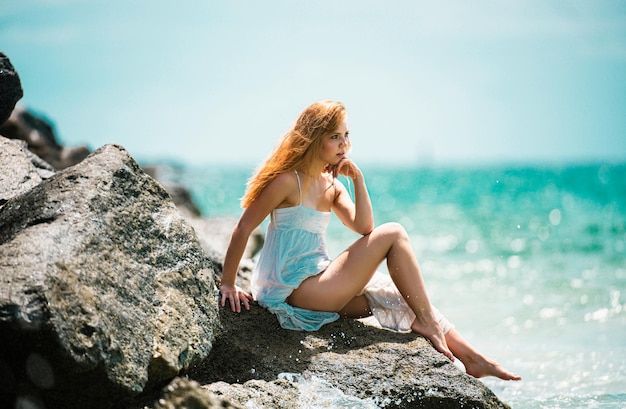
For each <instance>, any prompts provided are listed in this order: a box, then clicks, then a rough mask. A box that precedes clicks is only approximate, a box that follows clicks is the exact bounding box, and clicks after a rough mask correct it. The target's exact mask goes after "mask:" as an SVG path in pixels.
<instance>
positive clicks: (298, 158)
mask: <svg viewBox="0 0 626 409" xmlns="http://www.w3.org/2000/svg"><path fill="white" fill-rule="evenodd" d="M345 116H346V108H345V106H344V105H343V104H342V103H341V102H338V101H330V100H324V101H318V102H315V103H313V104H311V105H309V106H308V107H307V108H305V109H304V111H302V113H301V114H300V116H299V117H298V119H297V120H296V122H295V123H294V125H293V126H292V127H291V129H290V130H289V131H287V133H285V135H283V137H282V138H281V139H280V140H279V142H278V145H277V146H276V147H275V148H274V150H273V151H272V153H271V154H270V156H269V157H268V158H267V159H266V160H265V162H263V163H261V165H260V166H259V168H258V169H257V171H256V172H255V174H254V175H253V176H252V177H251V178H250V180H249V181H248V184H247V189H246V193H245V194H244V196H243V198H242V199H241V207H243V208H246V207H248V206H249V205H250V204H251V203H252V202H253V201H254V200H255V199H256V198H257V197H258V196H259V194H260V193H261V191H262V190H263V189H264V188H265V187H266V186H267V185H268V184H269V183H270V182H271V181H272V180H274V178H276V176H278V175H279V174H281V173H283V172H287V171H292V170H295V169H306V168H308V167H309V166H311V164H312V163H313V162H314V161H315V160H316V159H317V155H318V154H319V152H320V149H321V146H322V141H323V137H324V136H325V135H328V134H329V133H332V132H333V131H334V130H335V129H337V127H339V125H340V124H341V121H343V120H344V118H345Z"/></svg>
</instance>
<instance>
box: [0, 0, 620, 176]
mask: <svg viewBox="0 0 626 409" xmlns="http://www.w3.org/2000/svg"><path fill="white" fill-rule="evenodd" d="M0 51H3V52H4V53H5V54H6V55H7V56H8V57H9V58H10V60H11V62H12V63H13V65H14V66H15V68H16V69H17V71H18V73H19V75H20V78H21V81H22V86H23V88H24V97H23V99H22V100H21V101H20V102H19V104H20V105H22V106H25V107H27V108H29V109H31V110H33V111H35V112H37V113H38V114H40V115H43V116H45V117H46V118H48V119H49V120H51V121H52V123H53V124H54V126H55V129H56V131H57V135H58V138H59V139H60V141H61V143H63V144H65V145H68V146H75V145H81V144H85V145H87V146H89V147H90V148H91V149H96V148H99V147H100V146H102V145H105V144H107V143H118V144H121V145H122V146H124V147H125V148H126V149H127V150H128V151H129V152H130V153H131V154H132V155H133V156H134V157H135V158H137V159H138V160H140V161H144V162H146V161H155V160H174V161H177V162H181V163H189V164H198V165H210V164H227V163H237V164H239V163H241V164H256V163H258V162H259V161H261V160H262V159H264V158H265V157H266V156H267V155H268V154H269V153H270V151H271V150H272V148H273V147H274V145H275V144H276V142H277V140H278V138H280V137H281V136H282V135H283V134H284V132H285V131H286V130H287V129H288V128H289V127H290V126H291V125H292V124H293V122H294V121H295V119H296V117H297V116H298V114H299V113H300V112H301V111H302V110H303V109H304V108H305V107H306V106H307V105H309V104H310V103H312V102H314V101H317V100H321V99H335V100H340V101H342V102H343V103H344V104H345V105H346V107H347V109H348V115H349V126H350V131H351V139H352V143H353V151H352V153H351V155H352V157H353V159H354V160H355V161H362V162H368V163H379V164H390V165H397V164H409V165H433V164H434V165H437V164H467V163H470V164H484V163H502V162H516V163H517V162H526V163H543V162H589V161H610V162H616V161H618V162H624V161H625V160H626V2H624V1H621V0H619V1H606V0H586V1H579V0H567V1H566V0H553V1H552V0H523V1H522V0H520V1H515V0H503V1H495V0H494V1H488V0H476V1H450V0H441V1H421V0H402V1H400V0H398V1H394V0H390V1H368V0H345V1H335V0H333V1H330V0H324V1H295V0H291V1H287V0H285V1H280V0H264V1H262V2H261V1H252V0H240V1H226V0H224V1H214V0H179V1H176V2H173V1H170V0H123V1H122V0H20V1H12V2H7V1H5V2H2V5H0Z"/></svg>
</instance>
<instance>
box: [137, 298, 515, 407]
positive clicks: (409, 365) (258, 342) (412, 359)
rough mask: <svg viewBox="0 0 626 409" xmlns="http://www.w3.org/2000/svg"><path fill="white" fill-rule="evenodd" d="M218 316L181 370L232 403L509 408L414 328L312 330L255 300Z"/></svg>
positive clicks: (338, 325)
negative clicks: (207, 349) (205, 346)
mask: <svg viewBox="0 0 626 409" xmlns="http://www.w3.org/2000/svg"><path fill="white" fill-rule="evenodd" d="M220 317H221V330H220V331H219V333H218V335H217V338H216V340H215V343H214V345H213V349H212V350H211V353H210V355H209V357H208V358H207V359H206V360H204V361H203V362H202V363H200V364H198V365H196V366H194V367H193V368H191V369H190V370H188V371H185V373H184V375H185V376H186V377H187V378H189V379H191V380H192V381H194V382H195V383H197V384H198V385H203V389H204V390H205V391H206V392H210V396H213V397H215V396H217V397H220V398H222V399H224V400H225V401H228V402H231V403H232V404H235V405H240V406H242V407H248V408H250V407H251V408H268V409H269V408H272V409H292V408H302V409H304V408H310V407H316V408H320V407H337V406H340V405H343V406H340V407H361V408H476V409H486V408H508V405H506V404H505V403H503V402H501V401H500V400H499V399H498V398H497V397H496V396H495V395H494V393H493V392H492V391H491V390H490V389H488V388H487V387H486V386H485V385H484V384H483V383H482V382H481V381H480V380H477V379H475V378H473V377H471V376H469V375H467V374H465V372H463V371H462V370H461V369H459V368H458V367H456V366H455V365H454V364H453V363H451V362H450V361H449V360H448V359H446V358H445V357H444V356H443V355H442V354H440V353H439V352H437V351H436V350H435V349H434V348H433V347H432V345H431V344H430V343H429V342H428V341H427V340H426V339H425V338H423V337H421V336H419V335H416V334H412V333H399V332H394V331H388V330H383V329H381V328H378V327H375V326H371V325H367V324H365V323H363V322H361V321H355V320H339V321H336V322H334V323H331V324H327V325H325V326H324V327H322V328H321V329H320V330H319V331H315V332H299V331H290V330H285V329H282V328H280V326H279V324H278V321H277V320H276V317H275V316H274V315H272V314H271V313H269V312H268V311H267V310H265V309H264V308H261V307H259V306H258V305H256V304H253V305H252V307H251V309H250V311H242V312H241V313H239V314H237V313H233V312H231V311H230V310H229V309H225V310H221V315H220ZM173 383H174V385H175V384H177V383H178V381H174V382H173ZM195 383H194V384H195ZM186 393H190V394H191V396H188V398H189V399H191V398H192V397H193V396H197V395H198V393H199V392H198V390H197V386H196V388H192V390H191V391H190V392H184V391H180V395H179V398H178V399H180V396H181V395H182V396H184V395H186ZM207 395H208V394H207ZM169 399H170V398H169V397H168V394H167V393H166V394H165V395H163V396H159V395H158V394H153V395H149V396H142V397H141V399H137V400H135V401H134V402H132V403H128V405H127V406H126V408H127V409H142V408H144V407H152V405H154V407H155V409H157V408H160V406H159V404H158V402H169V401H170V400H169ZM155 402H157V403H155ZM199 407H202V406H199Z"/></svg>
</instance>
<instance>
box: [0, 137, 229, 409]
mask: <svg viewBox="0 0 626 409" xmlns="http://www.w3.org/2000/svg"><path fill="white" fill-rule="evenodd" d="M3 142H4V143H6V141H3ZM2 157H3V158H6V156H2ZM27 161H28V160H27ZM10 167H11V164H6V163H1V164H0V168H1V169H2V172H3V173H4V172H5V171H6V170H7V169H10ZM24 169H25V172H26V173H29V174H38V170H37V166H35V165H32V166H31V167H30V168H29V167H28V166H25V167H24ZM16 193H17V194H16V195H15V196H12V197H9V198H7V199H5V200H6V202H5V203H4V204H3V205H1V206H0V271H2V275H1V276H0V371H2V379H3V380H4V381H3V383H2V386H0V392H1V393H2V396H3V398H4V399H5V400H7V401H9V402H10V401H13V402H17V403H19V404H22V405H27V404H29V403H30V404H32V406H33V407H38V406H37V404H36V403H37V402H43V403H44V404H45V407H47V408H54V407H63V408H72V407H77V408H78V407H80V408H84V407H89V408H99V407H102V408H107V407H111V406H112V405H113V404H114V403H115V402H119V401H121V400H123V399H126V398H128V397H132V396H135V395H137V394H139V393H141V392H142V391H144V389H146V388H149V386H150V385H152V384H158V383H159V382H162V381H164V380H167V379H171V378H172V377H174V376H175V375H176V374H177V373H178V372H179V371H180V370H182V369H185V368H188V367H190V366H193V365H197V364H198V363H199V362H201V361H202V359H204V358H206V357H207V355H208V353H209V352H210V350H211V348H212V345H213V341H214V335H215V334H214V331H215V328H216V327H217V325H218V311H217V304H216V295H217V293H216V289H215V285H214V281H213V270H212V265H211V262H210V260H209V259H208V258H207V257H206V256H205V254H204V252H203V251H202V249H201V247H200V245H199V242H198V239H197V236H196V234H195V232H194V231H193V229H192V228H191V226H190V225H189V224H188V223H187V222H185V220H184V218H183V217H182V216H181V215H180V213H179V212H178V211H177V209H176V207H175V206H174V204H173V203H172V202H171V200H170V197H169V195H168V194H167V192H166V191H165V190H164V189H163V188H162V187H161V186H160V185H159V184H158V183H157V182H156V181H154V179H152V178H150V177H149V176H148V175H146V174H145V173H144V172H143V171H142V170H141V168H140V167H139V166H138V165H137V163H136V162H135V161H134V160H133V159H132V158H131V157H130V156H129V155H128V153H127V152H126V151H125V150H124V149H123V148H121V147H119V146H113V145H109V146H105V147H104V148H102V149H100V150H98V151H97V152H95V153H94V154H92V155H91V156H89V157H88V158H87V159H85V160H84V161H82V162H81V163H80V164H78V165H76V166H74V167H71V168H68V169H66V170H64V171H61V172H58V173H56V174H54V175H53V176H50V175H48V174H46V175H45V177H42V181H41V183H39V184H36V185H35V186H34V187H32V188H31V189H29V190H25V191H16ZM33 402H34V403H33ZM1 403H7V402H6V401H5V402H1ZM18 406H19V405H18ZM3 407H13V406H10V404H8V405H4V406H3ZM24 407H26V406H24ZM42 407H43V406H42Z"/></svg>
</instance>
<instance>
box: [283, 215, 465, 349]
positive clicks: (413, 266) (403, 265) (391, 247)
mask: <svg viewBox="0 0 626 409" xmlns="http://www.w3.org/2000/svg"><path fill="white" fill-rule="evenodd" d="M385 259H387V268H388V269H389V275H390V276H391V278H392V280H393V282H394V283H395V285H396V287H398V290H399V291H400V293H401V294H402V296H403V297H404V299H405V300H406V302H407V304H408V305H409V306H410V307H411V310H413V312H414V313H415V316H416V318H415V321H414V322H413V325H412V326H411V329H412V330H413V331H415V332H417V333H419V334H421V335H423V336H425V337H426V338H428V339H429V340H430V341H431V342H432V343H433V346H434V347H435V349H437V350H438V351H439V352H441V353H443V354H444V355H445V356H447V357H448V358H449V359H451V360H454V356H453V355H452V352H450V349H449V348H448V346H447V344H446V339H445V337H444V334H443V331H442V330H441V327H440V326H439V323H438V322H437V320H436V319H435V316H434V313H433V311H432V308H431V306H430V300H429V298H428V294H427V292H426V287H425V284H424V280H423V278H422V273H421V271H420V269H419V265H418V263H417V259H416V258H415V255H414V254H413V248H412V247H411V243H410V241H409V237H408V235H407V233H406V231H405V230H404V228H403V227H402V226H401V225H399V224H397V223H387V224H384V225H382V226H380V227H377V228H376V229H374V231H372V232H371V233H370V234H368V235H367V236H363V237H362V238H360V239H359V240H357V241H356V242H355V243H354V244H353V245H352V246H350V247H349V248H348V249H347V250H346V251H344V252H343V253H341V254H340V255H339V256H338V257H337V258H336V259H335V260H333V262H332V263H331V264H330V266H329V267H328V268H327V269H326V270H325V271H324V272H322V273H320V274H318V275H316V276H314V277H310V278H308V279H306V280H304V281H303V282H302V283H301V284H300V286H299V287H298V288H297V289H295V290H294V291H293V292H292V293H291V295H290V296H289V298H288V299H287V301H288V302H289V303H290V304H291V305H294V306H296V307H300V308H307V309H310V310H317V311H337V312H339V311H342V310H343V309H344V308H345V307H346V306H347V305H348V304H349V303H350V302H351V301H352V300H353V299H354V298H355V297H356V296H357V295H358V294H359V293H360V292H361V291H362V290H363V288H364V287H365V285H366V284H367V283H368V282H369V280H370V279H371V278H372V276H373V275H374V273H375V272H376V269H377V268H378V266H379V265H380V263H381V262H382V261H383V260H385Z"/></svg>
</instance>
